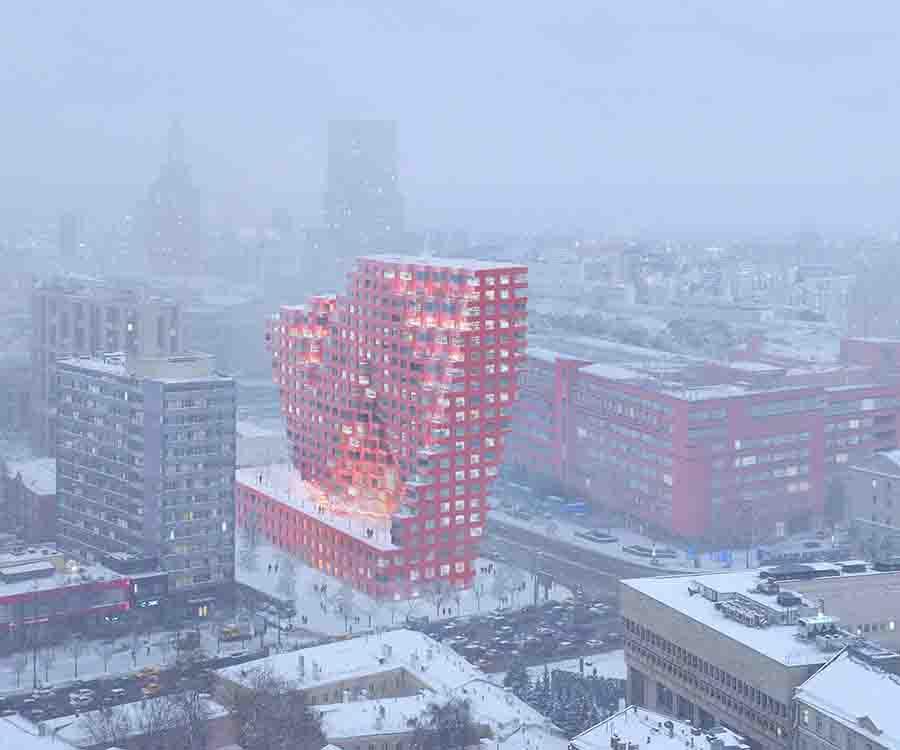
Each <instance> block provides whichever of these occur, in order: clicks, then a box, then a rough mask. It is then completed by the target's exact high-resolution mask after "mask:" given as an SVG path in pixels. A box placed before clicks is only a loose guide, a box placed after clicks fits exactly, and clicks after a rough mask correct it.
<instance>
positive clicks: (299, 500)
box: [235, 464, 398, 552]
mask: <svg viewBox="0 0 900 750" xmlns="http://www.w3.org/2000/svg"><path fill="white" fill-rule="evenodd" d="M235 481H236V482H237V483H239V484H242V485H244V486H245V487H249V488H250V489H252V490H254V491H255V492H259V493H260V494H263V495H266V496H267V497H269V498H271V499H272V500H275V501H277V502H279V503H282V504H283V505H286V506H288V507H290V508H293V509H295V510H297V511H300V512H301V513H303V514H304V515H306V516H309V517H310V518H312V519H313V520H315V521H317V522H318V523H322V524H325V525H326V526H330V527H331V528H333V529H335V530H336V531H340V532H342V533H344V534H347V535H349V536H352V537H354V538H356V539H358V540H359V541H361V542H363V543H365V544H367V545H368V546H370V547H374V548H376V549H379V550H382V551H384V552H391V551H393V550H396V549H398V547H397V545H395V544H394V543H393V542H391V519H390V518H389V517H384V518H373V517H370V516H364V515H363V514H362V513H356V514H355V515H354V514H353V512H352V511H348V512H347V513H335V512H332V511H328V510H323V509H322V507H321V506H320V505H319V501H318V500H317V499H316V493H317V489H316V488H315V487H314V486H313V485H311V484H310V483H309V482H306V481H304V480H303V478H302V477H301V476H300V472H299V471H297V469H295V468H294V466H292V465H291V464H267V465H265V466H248V467H245V468H241V469H238V470H237V471H236V472H235ZM369 529H371V530H372V532H373V535H372V536H368V535H367V530H369Z"/></svg>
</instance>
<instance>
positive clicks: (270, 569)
mask: <svg viewBox="0 0 900 750" xmlns="http://www.w3.org/2000/svg"><path fill="white" fill-rule="evenodd" d="M271 574H272V563H269V575H271Z"/></svg>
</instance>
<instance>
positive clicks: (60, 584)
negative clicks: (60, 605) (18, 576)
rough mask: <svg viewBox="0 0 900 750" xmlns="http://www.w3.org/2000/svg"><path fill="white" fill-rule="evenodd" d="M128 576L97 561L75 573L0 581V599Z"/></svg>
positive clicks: (83, 566)
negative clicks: (8, 581)
mask: <svg viewBox="0 0 900 750" xmlns="http://www.w3.org/2000/svg"><path fill="white" fill-rule="evenodd" d="M32 565H35V566H37V565H45V563H40V562H35V563H28V566H29V567H31V566H32ZM22 567H23V566H17V567H13V568H11V569H10V573H15V572H17V571H18V570H21V568H22ZM54 567H55V566H54ZM42 569H45V568H40V569H39V568H34V572H39V571H40V570H42ZM127 578H128V576H124V575H121V574H119V573H116V572H115V571H113V570H110V569H109V568H106V567H104V566H102V565H100V564H98V563H94V564H93V565H82V566H80V567H79V569H78V572H77V573H68V572H60V571H59V570H57V572H56V573H55V574H54V575H52V576H45V577H43V578H28V579H26V580H24V581H15V582H13V583H0V599H2V598H3V597H7V596H15V595H17V594H28V593H34V592H36V591H51V590H53V589H61V588H65V587H66V586H85V585H88V584H91V583H96V582H97V581H121V580H125V579H127Z"/></svg>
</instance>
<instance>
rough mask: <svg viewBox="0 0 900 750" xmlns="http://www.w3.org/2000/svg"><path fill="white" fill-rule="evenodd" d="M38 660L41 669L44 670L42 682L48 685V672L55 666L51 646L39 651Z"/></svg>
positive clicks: (54, 654)
mask: <svg viewBox="0 0 900 750" xmlns="http://www.w3.org/2000/svg"><path fill="white" fill-rule="evenodd" d="M38 660H39V661H40V663H41V667H42V669H43V670H44V682H45V683H49V682H50V670H51V669H53V665H54V664H56V651H55V650H54V649H53V647H52V646H47V647H45V648H43V649H41V652H40V655H39V656H38Z"/></svg>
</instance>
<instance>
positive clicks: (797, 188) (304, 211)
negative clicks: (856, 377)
mask: <svg viewBox="0 0 900 750" xmlns="http://www.w3.org/2000/svg"><path fill="white" fill-rule="evenodd" d="M898 23H900V6H898V4H897V2H896V0H885V1H883V2H881V1H878V0H873V1H871V2H867V1H866V0H863V1H862V2H859V3H848V2H846V0H842V1H841V2H837V1H836V0H785V1H784V2H774V1H773V0H738V1H735V2H725V1H723V0H654V1H653V2H650V1H642V0H624V1H623V0H617V2H605V1H604V0H594V1H590V0H569V2H562V3H560V2H556V3H537V2H530V1H529V0H524V2H523V1H522V0H516V1H515V2H512V1H511V0H478V1H470V0H457V2H454V3H445V2H443V0H441V1H438V2H436V1H435V0H401V1H400V2H392V0H380V1H378V0H373V1H372V2H318V3H317V2H301V1H300V0H296V1H295V2H291V1H290V0H253V1H252V2H251V1H245V2H239V1H235V2H229V1H228V0H190V1H189V2H187V1H185V0H180V1H177V2H176V1H174V0H157V1H156V2H152V3H132V2H121V0H118V1H115V2H114V1H107V0H90V1H87V0H85V1H83V2H82V1H81V0H62V1H60V2H45V3H12V2H6V3H3V8H2V10H0V62H2V64H0V95H2V97H3V109H2V111H3V118H2V121H0V134H2V143H3V144H4V145H5V146H6V148H5V149H4V151H3V167H2V170H0V201H2V202H3V203H4V204H5V205H6V208H7V211H10V210H12V211H18V210H28V209H30V208H32V207H34V206H35V205H36V206H38V208H39V209H40V210H41V211H43V210H47V211H48V212H50V213H52V212H55V211H56V210H59V209H62V208H65V207H68V206H72V207H75V208H77V209H79V210H83V211H86V212H89V213H101V212H102V211H104V210H109V211H112V210H115V211H119V210H124V209H127V208H128V206H129V205H131V203H132V202H133V200H134V199H136V198H137V197H138V196H139V195H140V194H141V193H142V192H143V191H144V189H145V186H146V184H147V183H148V182H149V180H150V179H152V177H153V176H154V174H155V172H156V169H157V166H158V163H159V162H160V160H161V159H162V157H163V153H164V143H163V137H164V134H165V130H166V128H167V124H168V120H169V118H170V116H171V115H172V113H175V112H177V113H180V114H181V115H182V117H183V120H184V123H185V127H186V130H187V141H188V155H189V159H190V161H191V163H192V165H193V170H194V175H195V178H196V180H197V182H198V183H199V184H200V185H201V186H203V187H204V188H206V189H208V190H210V191H211V192H212V193H214V194H216V195H217V196H219V199H220V200H221V201H222V205H224V206H227V207H229V209H230V210H233V211H234V212H235V215H241V216H243V215H247V216H252V215H253V213H254V212H257V213H259V214H262V213H268V212H269V211H271V209H272V208H274V207H286V208H289V209H290V210H291V211H292V212H293V213H294V214H295V215H296V216H297V217H298V218H299V219H300V220H301V221H315V220H316V218H317V216H318V210H319V207H320V199H319V191H320V189H321V184H322V179H323V170H324V160H323V153H324V150H325V133H326V126H327V121H328V120H329V119H331V118H335V117H362V118H368V117H373V118H391V119H396V120H397V121H398V123H399V133H400V150H401V154H402V164H401V179H402V187H403V190H404V192H405V194H406V196H407V204H408V223H409V224H410V225H412V226H414V227H420V226H429V225H442V226H448V227H452V226H472V227H476V228H484V229H505V230H535V229H544V228H563V229H565V228H573V227H582V228H585V229H589V230H594V231H603V230H612V231H617V230H622V229H629V230H631V229H641V228H652V227H703V226H734V227H745V228H753V227H755V226H763V227H769V226H771V227H779V226H797V227H804V226H808V227H820V228H827V227H829V226H842V227H848V226H859V227H861V228H862V227H863V226H865V225H867V224H873V225H879V226H881V227H885V226H890V227H893V226H895V224H897V222H896V218H897V216H898V213H900V212H898V206H900V178H898V175H900V148H898V145H900V144H898V142H900V117H898V115H900V104H898V84H900V44H898V38H897V37H898V33H897V32H898Z"/></svg>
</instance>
